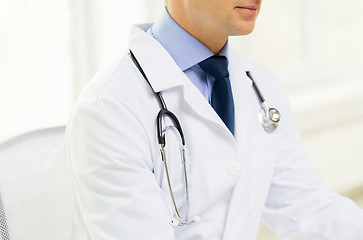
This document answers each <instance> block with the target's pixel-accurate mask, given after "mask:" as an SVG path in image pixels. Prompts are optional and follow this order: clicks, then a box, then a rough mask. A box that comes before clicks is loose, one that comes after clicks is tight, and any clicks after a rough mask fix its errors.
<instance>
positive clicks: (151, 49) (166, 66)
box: [128, 25, 234, 141]
mask: <svg viewBox="0 0 363 240" xmlns="http://www.w3.org/2000/svg"><path fill="white" fill-rule="evenodd" d="M140 27H141V28H144V30H145V29H147V28H148V27H150V26H148V25H145V26H139V27H136V26H135V27H133V28H132V31H131V36H130V39H129V44H128V46H129V48H130V49H131V51H132V52H133V54H134V55H135V56H136V58H137V60H138V62H139V64H140V65H141V67H142V68H143V70H144V72H145V74H146V76H147V77H148V80H149V82H150V85H151V87H152V88H153V90H154V91H155V92H163V93H167V90H169V89H171V88H174V87H179V86H181V87H183V88H182V92H183V97H184V100H185V102H186V103H187V105H188V106H189V107H190V109H192V110H193V111H194V112H195V113H196V114H197V115H198V116H200V117H202V118H203V119H204V120H207V121H210V122H213V123H214V124H216V125H218V126H219V127H222V128H224V129H225V132H226V135H229V136H228V137H227V138H230V139H231V140H233V141H234V137H233V135H232V134H231V133H230V131H229V130H228V128H227V127H226V126H225V124H224V123H223V121H222V120H221V119H220V118H219V116H218V114H217V113H216V112H215V111H214V109H213V108H212V107H211V106H210V104H209V103H208V102H207V101H206V99H205V98H204V97H203V96H202V94H201V93H200V92H199V90H198V89H197V88H196V87H195V86H194V85H193V83H192V82H191V81H190V80H189V78H188V77H187V76H186V75H185V74H184V72H183V71H181V69H180V68H179V67H178V66H177V64H176V63H175V62H174V60H173V59H172V57H171V56H170V55H169V53H168V52H167V51H166V50H165V49H164V48H163V47H162V45H161V44H160V43H159V42H158V41H157V40H155V39H154V38H153V37H152V36H151V35H150V34H148V33H146V32H145V31H144V30H142V29H140ZM165 95H166V96H164V97H165V98H167V94H165Z"/></svg>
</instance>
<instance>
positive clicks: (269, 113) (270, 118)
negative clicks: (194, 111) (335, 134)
mask: <svg viewBox="0 0 363 240" xmlns="http://www.w3.org/2000/svg"><path fill="white" fill-rule="evenodd" d="M129 54H130V57H131V59H132V61H133V62H134V64H135V65H136V67H137V68H138V70H139V71H140V73H141V75H142V76H143V77H144V78H145V80H146V82H147V83H148V84H149V86H150V87H151V84H150V82H149V80H148V78H147V76H146V74H145V72H144V70H143V69H142V67H141V65H140V64H139V62H138V61H137V59H136V57H135V55H134V54H133V53H132V51H131V50H130V52H129ZM246 74H247V76H248V77H249V78H250V79H251V81H252V86H253V88H254V90H255V92H256V94H257V96H258V98H259V100H260V102H261V106H262V108H261V110H260V111H259V113H258V119H259V121H260V122H261V124H262V126H263V127H264V129H265V130H266V131H267V132H272V131H274V130H275V129H276V128H277V127H278V124H279V121H280V113H279V111H278V110H277V109H276V108H269V107H268V105H267V103H266V100H265V98H264V97H263V95H262V94H261V91H260V89H259V88H258V86H257V84H256V82H255V81H254V80H253V78H252V76H251V74H250V72H249V71H247V72H246ZM151 89H152V90H153V91H154V89H153V88H152V87H151ZM154 93H155V95H156V98H157V99H158V102H159V105H160V108H161V109H160V111H159V113H158V115H157V138H158V143H159V144H160V152H161V158H162V161H163V163H164V168H165V173H166V177H167V181H168V185H169V192H170V197H171V200H172V202H173V206H174V210H175V214H176V217H177V218H178V219H175V218H173V219H172V220H171V221H170V224H171V225H172V226H173V227H177V226H184V225H190V224H192V223H199V222H200V221H201V217H200V216H195V217H193V218H192V219H191V220H190V218H189V185H188V175H187V169H186V161H185V138H184V133H183V130H182V127H181V125H180V122H179V120H178V118H177V117H176V116H175V114H174V113H172V112H171V111H169V110H168V108H167V106H166V104H165V101H164V98H163V96H162V95H161V93H160V92H155V91H154ZM164 117H168V118H169V119H170V120H171V121H172V123H173V126H174V127H175V129H176V130H177V131H178V132H179V135H180V139H181V145H182V149H181V154H182V164H183V174H184V181H185V198H186V200H185V201H186V214H185V218H182V216H181V214H180V212H179V210H178V207H177V204H176V202H175V197H174V192H173V188H172V186H171V181H170V175H169V170H168V164H167V161H166V154H165V145H166V141H165V131H164V129H166V128H164V126H163V118H164Z"/></svg>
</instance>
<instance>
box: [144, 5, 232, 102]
mask: <svg viewBox="0 0 363 240" xmlns="http://www.w3.org/2000/svg"><path fill="white" fill-rule="evenodd" d="M149 33H150V34H151V35H152V36H153V37H154V38H155V39H156V40H158V41H159V42H160V43H161V45H162V46H163V47H164V48H165V49H166V50H167V51H168V52H169V54H170V55H171V57H172V58H173V59H174V61H175V62H176V64H177V65H178V66H179V67H180V69H181V70H182V71H183V72H184V73H185V75H186V76H187V77H188V78H189V79H190V80H191V81H192V83H193V84H194V85H195V86H196V87H197V88H198V89H199V91H200V92H201V93H202V95H203V96H204V97H205V99H206V100H207V101H208V102H209V103H210V102H211V93H212V86H213V83H214V78H213V77H212V76H209V75H207V74H206V73H205V72H204V71H203V70H202V69H201V68H200V66H199V65H198V63H199V62H201V61H203V60H205V59H207V58H209V57H211V56H213V55H214V54H213V52H212V51H210V50H209V49H208V48H207V47H206V46H204V45H203V44H202V43H201V42H199V41H198V40H197V39H195V38H194V37H193V36H192V35H190V34H189V33H188V32H186V31H185V30H184V29H183V28H182V27H180V26H179V25H178V24H177V23H176V22H175V21H174V20H173V18H172V17H171V16H170V15H169V13H168V11H167V10H166V9H164V10H163V12H162V13H161V15H160V17H159V18H158V19H157V21H156V22H155V23H154V24H153V26H152V27H151V29H150V30H149ZM227 48H228V43H227V44H226V45H225V46H224V47H223V49H222V51H221V52H220V53H219V54H218V55H222V56H226V51H227Z"/></svg>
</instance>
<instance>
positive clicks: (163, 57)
mask: <svg viewBox="0 0 363 240" xmlns="http://www.w3.org/2000/svg"><path fill="white" fill-rule="evenodd" d="M261 2H262V0H261V1H260V0H238V1H237V0H168V1H167V2H166V9H165V10H164V11H163V13H162V14H161V16H160V18H159V19H158V20H157V21H156V22H155V23H154V24H153V25H141V26H135V27H133V29H132V32H131V35H130V41H129V44H128V49H129V50H130V51H127V52H126V53H125V54H122V55H121V56H120V57H119V59H118V60H117V61H115V62H114V63H112V64H110V65H109V66H108V67H106V68H104V70H102V71H101V72H100V73H99V74H97V75H96V76H95V77H94V79H93V80H92V81H91V82H90V83H89V84H88V86H87V87H86V88H85V89H84V91H83V92H82V94H81V96H80V97H79V99H78V101H77V103H76V106H75V109H74V111H73V113H72V116H71V119H70V122H69V125H68V129H67V141H66V145H67V157H68V160H69V166H70V169H71V172H72V179H73V192H74V206H75V208H74V209H75V211H74V221H73V238H72V239H75V240H76V239H77V240H82V239H92V240H100V239H103V240H106V239H107V240H116V239H117V240H120V239H125V240H126V239H127V240H129V239H148V240H160V239H165V240H173V239H177V240H186V239H188V240H202V239H203V240H220V239H224V240H237V239H244V240H253V239H255V238H256V233H257V230H258V226H259V223H260V220H261V219H262V220H263V221H265V222H266V223H267V225H269V226H270V227H271V228H272V229H273V231H274V232H275V233H276V234H277V235H279V236H281V237H290V238H291V239H299V240H328V239H329V240H343V239H344V240H348V239H349V240H362V239H363V212H362V210H361V209H359V208H358V207H357V206H356V205H355V204H354V203H353V202H352V201H351V200H349V199H347V198H344V197H341V196H339V195H338V194H336V193H334V192H332V191H331V190H330V189H328V188H327V187H326V186H324V184H323V183H322V181H321V180H320V179H319V177H318V176H317V174H316V173H315V172H314V170H313V169H312V168H311V166H310V163H309V161H308V157H307V156H306V154H305V152H304V150H303V148H302V144H301V140H300V135H299V131H298V128H297V126H296V123H295V121H294V118H293V115H292V111H291V109H290V108H289V105H288V103H287V100H286V98H285V96H284V94H283V92H282V90H281V88H280V86H279V84H278V82H277V80H276V79H275V77H274V75H273V74H272V73H271V72H269V71H268V70H266V69H265V68H263V67H262V66H260V65H259V64H257V63H255V62H253V61H251V60H249V59H247V58H246V57H244V56H241V55H239V54H238V53H236V51H234V50H233V49H232V48H231V47H230V46H229V44H228V37H229V36H232V35H246V34H249V33H250V32H251V31H252V30H253V28H254V25H255V21H256V18H257V15H258V13H259V11H260V7H261ZM131 52H132V53H131ZM143 75H144V76H143ZM146 79H147V80H146ZM252 80H254V81H255V84H256V85H257V86H258V88H259V90H260V92H261V93H262V95H263V97H260V96H259V95H258V94H257V93H258V91H257V88H256V87H255V85H254V84H253V82H252ZM156 93H160V94H161V96H162V98H163V101H164V102H165V105H166V107H167V109H168V111H170V112H172V114H173V116H174V115H175V117H176V118H177V119H178V121H179V123H180V125H181V129H178V124H176V122H175V120H174V119H173V117H171V116H172V114H166V115H163V116H162V117H161V118H160V119H161V120H160V122H158V121H157V115H158V113H159V112H160V109H161V108H162V103H161V102H162V101H161V102H160V100H159V97H158V96H157V95H156ZM263 98H264V99H263ZM263 100H266V101H265V102H264V104H263V109H264V110H262V113H264V112H265V114H266V111H267V112H268V110H269V109H268V107H267V105H268V106H271V107H274V108H276V109H277V110H278V111H279V113H278V112H274V113H273V114H272V116H268V114H267V117H272V118H273V117H276V118H279V116H280V114H281V119H275V120H276V121H275V122H274V123H273V127H272V128H270V129H268V128H267V129H266V128H265V127H264V126H263V125H262V124H261V121H260V120H263V119H261V115H260V118H259V117H258V116H259V112H260V110H261V101H263ZM164 112H165V111H164ZM276 114H277V115H276ZM278 120H279V121H278ZM262 123H263V121H262ZM158 125H159V127H160V128H161V129H159V130H160V132H161V141H162V140H163V139H165V141H166V142H165V143H162V144H160V139H159V133H158ZM276 126H277V128H276ZM179 130H182V136H183V137H184V140H185V146H184V145H183V143H184V142H183V141H182V138H181V136H180V133H179ZM161 150H162V151H161ZM184 159H185V162H184ZM165 163H167V165H166V164H165Z"/></svg>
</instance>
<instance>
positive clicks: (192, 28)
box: [167, 6, 228, 54]
mask: <svg viewBox="0 0 363 240" xmlns="http://www.w3.org/2000/svg"><path fill="white" fill-rule="evenodd" d="M175 7H176V6H175ZM172 9H173V8H172V7H169V8H167V10H168V12H169V15H170V16H171V17H172V18H173V19H174V21H175V22H176V23H178V24H179V26H181V27H182V28H183V29H184V30H185V31H187V32H188V33H189V34H190V35H192V36H193V37H194V38H195V39H197V40H198V41H199V42H201V43H202V44H203V45H204V46H206V47H207V48H208V49H209V50H210V51H211V52H213V53H214V54H218V53H219V52H220V51H221V50H222V48H223V47H224V45H225V44H226V42H227V40H228V36H223V35H220V34H218V33H216V31H214V29H209V27H208V26H201V25H200V24H198V23H197V22H196V21H192V20H191V19H188V18H187V17H185V16H186V15H184V14H177V13H180V11H178V12H174V11H173V10H172Z"/></svg>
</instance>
